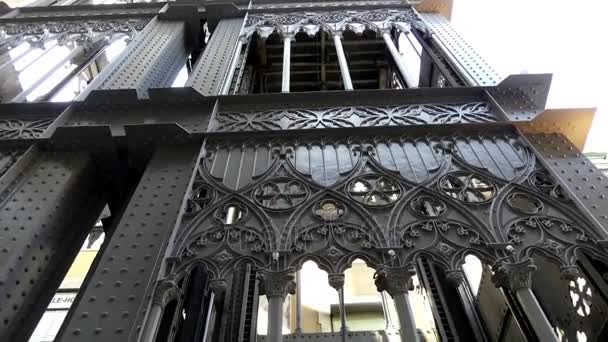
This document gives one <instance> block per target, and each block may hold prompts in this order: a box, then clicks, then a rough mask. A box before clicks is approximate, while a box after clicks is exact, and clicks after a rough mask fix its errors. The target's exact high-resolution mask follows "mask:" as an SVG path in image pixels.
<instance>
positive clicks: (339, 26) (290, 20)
mask: <svg viewBox="0 0 608 342" xmlns="http://www.w3.org/2000/svg"><path fill="white" fill-rule="evenodd" d="M411 26H415V27H417V28H420V29H422V30H426V26H425V25H424V23H423V22H422V20H421V19H420V18H419V17H418V15H417V14H416V13H415V12H414V10H413V9H409V8H408V9H376V10H368V11H356V10H355V11H340V12H321V13H312V12H299V13H298V12H296V13H288V14H284V13H280V14H274V13H268V14H254V15H250V16H249V17H248V18H247V21H246V23H245V27H244V28H243V31H242V32H241V35H244V36H250V35H251V34H253V33H254V32H257V33H258V35H260V36H261V37H262V38H267V37H268V36H270V34H272V33H273V32H274V31H278V32H280V33H281V34H283V35H289V36H293V35H294V34H295V33H297V32H304V33H306V34H308V35H309V36H314V35H315V34H316V33H317V32H318V31H319V30H320V29H327V30H329V31H331V32H332V33H341V32H343V31H344V30H350V31H352V32H355V33H357V34H361V33H363V31H365V30H366V29H372V30H374V31H379V32H387V31H390V30H391V29H392V28H393V27H394V28H396V29H398V30H401V31H404V32H407V31H409V29H410V27H411Z"/></svg>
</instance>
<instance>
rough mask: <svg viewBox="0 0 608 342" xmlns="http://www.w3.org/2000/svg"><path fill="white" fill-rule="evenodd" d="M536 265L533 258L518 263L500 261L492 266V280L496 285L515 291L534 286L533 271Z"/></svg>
mask: <svg viewBox="0 0 608 342" xmlns="http://www.w3.org/2000/svg"><path fill="white" fill-rule="evenodd" d="M536 268H537V267H536V265H534V261H533V260H532V259H531V258H528V259H525V260H524V261H520V262H516V263H506V262H500V263H497V264H495V265H494V266H493V267H492V270H493V271H494V275H493V276H492V281H493V282H494V284H495V285H496V287H503V288H506V289H509V290H511V291H513V292H515V291H517V290H520V289H524V288H530V287H531V286H532V273H533V272H534V271H536Z"/></svg>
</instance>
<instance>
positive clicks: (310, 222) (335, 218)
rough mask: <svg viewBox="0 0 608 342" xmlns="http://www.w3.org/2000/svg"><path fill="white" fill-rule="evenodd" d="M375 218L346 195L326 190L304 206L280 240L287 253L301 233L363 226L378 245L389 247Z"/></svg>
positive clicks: (282, 232)
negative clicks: (341, 225)
mask: <svg viewBox="0 0 608 342" xmlns="http://www.w3.org/2000/svg"><path fill="white" fill-rule="evenodd" d="M372 217H373V215H370V213H369V212H368V211H367V210H365V209H364V208H362V206H360V205H358V204H356V203H354V201H352V200H351V199H349V198H347V197H346V196H345V195H343V194H341V193H340V192H338V191H335V190H329V189H326V190H323V191H320V192H318V193H316V194H314V195H312V196H311V197H310V199H309V200H308V202H307V203H306V205H304V206H300V207H299V208H298V209H297V210H296V211H295V212H294V213H293V214H292V215H291V216H290V217H289V219H288V220H287V221H286V222H285V224H284V226H283V228H282V231H281V234H280V237H279V238H280V241H279V248H280V249H281V250H287V249H288V248H289V246H290V245H291V244H292V243H293V241H294V237H295V236H297V235H298V233H301V232H302V231H303V230H306V229H311V227H317V226H319V227H320V226H323V225H326V224H330V225H331V224H333V225H336V224H348V225H351V226H357V227H361V228H363V229H365V231H366V232H367V234H368V236H369V238H370V239H371V240H372V241H371V242H372V243H373V244H374V246H377V247H380V246H386V241H387V237H386V233H385V232H383V231H382V229H381V228H380V226H378V223H377V222H375V221H374V220H373V219H372ZM299 227H302V228H299Z"/></svg>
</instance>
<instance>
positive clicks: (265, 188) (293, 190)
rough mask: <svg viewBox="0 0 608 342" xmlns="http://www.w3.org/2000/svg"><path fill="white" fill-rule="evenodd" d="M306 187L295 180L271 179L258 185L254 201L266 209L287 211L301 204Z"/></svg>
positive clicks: (306, 192)
mask: <svg viewBox="0 0 608 342" xmlns="http://www.w3.org/2000/svg"><path fill="white" fill-rule="evenodd" d="M308 193H309V190H308V187H307V186H306V185H305V184H303V183H302V182H300V181H299V180H297V179H289V178H287V177H277V178H272V179H269V180H267V181H265V182H264V183H262V184H260V185H259V186H258V187H257V188H256V189H255V191H254V193H253V198H254V199H255V201H256V202H257V203H258V204H259V205H261V206H263V207H264V208H267V209H272V210H288V209H293V208H295V207H296V206H298V205H300V204H302V203H303V202H304V201H305V200H306V198H307V197H308Z"/></svg>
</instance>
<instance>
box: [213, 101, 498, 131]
mask: <svg viewBox="0 0 608 342" xmlns="http://www.w3.org/2000/svg"><path fill="white" fill-rule="evenodd" d="M495 121H498V117H497V116H496V114H495V113H494V111H493V110H492V108H491V106H490V104H488V103H486V102H472V103H464V104H417V105H404V106H397V107H341V108H340V107H339V108H318V109H284V110H269V111H262V112H260V111H248V112H219V113H217V115H216V116H215V118H214V121H213V122H212V126H211V127H212V128H211V130H212V131H214V132H234V131H239V132H240V131H268V130H270V131H272V130H290V129H313V128H345V127H376V126H408V125H417V124H453V123H480V122H495Z"/></svg>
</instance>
